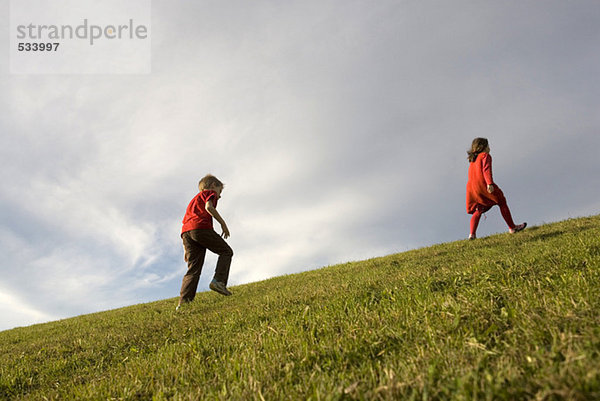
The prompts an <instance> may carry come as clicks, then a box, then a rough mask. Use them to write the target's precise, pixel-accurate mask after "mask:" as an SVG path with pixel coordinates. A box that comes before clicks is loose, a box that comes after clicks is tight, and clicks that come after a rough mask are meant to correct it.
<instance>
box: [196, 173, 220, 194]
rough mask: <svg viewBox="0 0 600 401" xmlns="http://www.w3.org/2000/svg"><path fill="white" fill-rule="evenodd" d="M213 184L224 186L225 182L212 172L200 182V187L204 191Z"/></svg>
mask: <svg viewBox="0 0 600 401" xmlns="http://www.w3.org/2000/svg"><path fill="white" fill-rule="evenodd" d="M213 186H216V187H222V186H223V183H222V182H221V181H220V180H219V179H218V178H217V177H215V176H214V175H212V174H207V175H205V176H204V177H202V179H201V180H200V182H199V183H198V189H199V190H200V191H204V190H205V189H208V188H211V187H213Z"/></svg>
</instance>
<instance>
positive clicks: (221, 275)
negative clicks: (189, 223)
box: [192, 230, 233, 285]
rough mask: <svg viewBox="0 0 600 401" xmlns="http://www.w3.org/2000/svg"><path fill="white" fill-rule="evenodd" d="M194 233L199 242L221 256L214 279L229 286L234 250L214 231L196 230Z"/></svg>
mask: <svg viewBox="0 0 600 401" xmlns="http://www.w3.org/2000/svg"><path fill="white" fill-rule="evenodd" d="M192 233H193V234H192V235H193V236H194V239H195V240H196V241H197V242H199V243H201V244H202V245H203V246H205V247H206V248H207V249H209V250H210V251H211V252H214V253H216V254H217V255H219V258H218V259H217V268H216V269H215V277H214V279H215V280H217V281H220V282H221V283H223V284H225V285H227V280H228V279H229V268H230V267H231V258H232V257H233V250H232V249H231V247H230V246H229V245H228V244H227V242H225V240H224V239H223V238H221V236H220V235H219V234H217V233H216V232H215V231H214V230H195V231H192Z"/></svg>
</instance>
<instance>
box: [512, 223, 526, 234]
mask: <svg viewBox="0 0 600 401" xmlns="http://www.w3.org/2000/svg"><path fill="white" fill-rule="evenodd" d="M525 227H527V223H523V224H519V225H518V226H515V228H511V229H510V230H509V231H510V233H511V234H514V233H518V232H519V231H523V230H524V229H525Z"/></svg>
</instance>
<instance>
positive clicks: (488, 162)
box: [481, 153, 494, 193]
mask: <svg viewBox="0 0 600 401" xmlns="http://www.w3.org/2000/svg"><path fill="white" fill-rule="evenodd" d="M481 162H482V167H483V169H482V170H483V179H484V180H485V183H486V185H487V190H488V192H489V193H492V192H494V178H493V176H492V156H490V154H489V153H485V154H484V155H483V158H482V160H481Z"/></svg>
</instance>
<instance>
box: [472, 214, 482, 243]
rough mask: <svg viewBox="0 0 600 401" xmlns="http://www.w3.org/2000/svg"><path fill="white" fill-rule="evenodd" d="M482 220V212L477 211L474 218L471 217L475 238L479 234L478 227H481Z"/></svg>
mask: <svg viewBox="0 0 600 401" xmlns="http://www.w3.org/2000/svg"><path fill="white" fill-rule="evenodd" d="M480 218H481V211H479V210H475V213H473V217H471V235H472V236H473V237H475V233H476V232H477V226H479V219H480Z"/></svg>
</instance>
